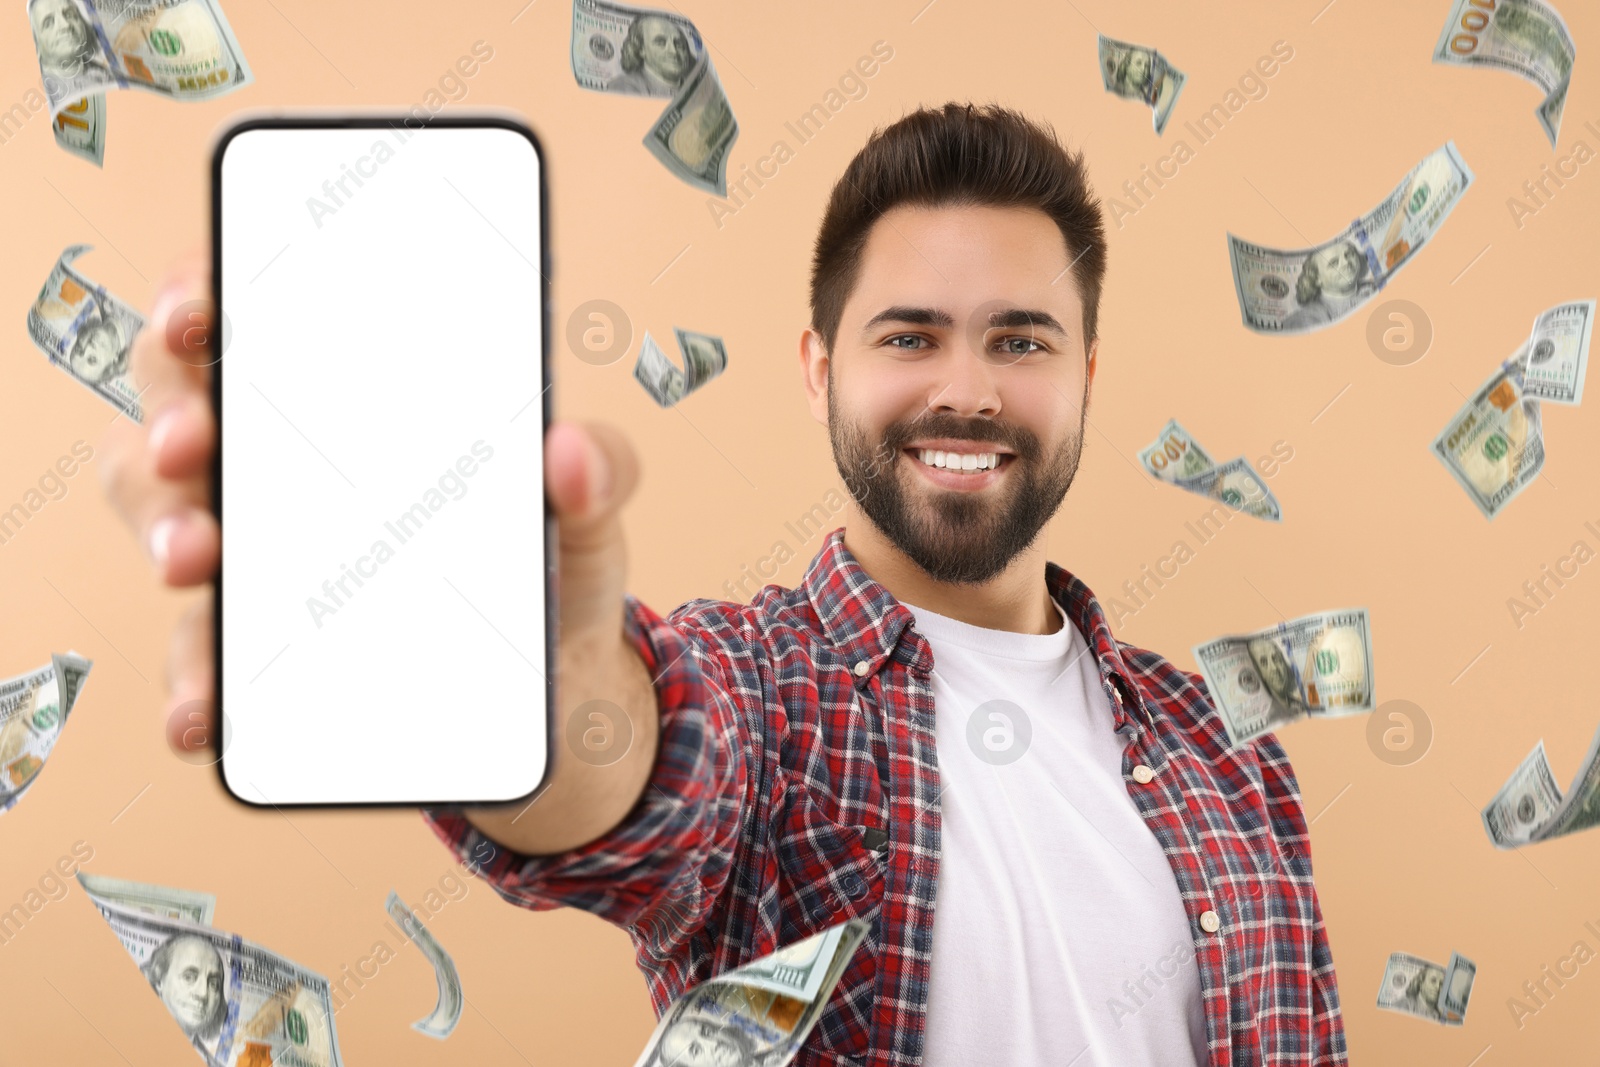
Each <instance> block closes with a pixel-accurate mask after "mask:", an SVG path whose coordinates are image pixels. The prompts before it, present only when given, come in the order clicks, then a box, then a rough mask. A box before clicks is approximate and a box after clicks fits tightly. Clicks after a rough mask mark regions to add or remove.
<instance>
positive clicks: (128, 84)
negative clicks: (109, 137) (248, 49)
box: [28, 0, 254, 163]
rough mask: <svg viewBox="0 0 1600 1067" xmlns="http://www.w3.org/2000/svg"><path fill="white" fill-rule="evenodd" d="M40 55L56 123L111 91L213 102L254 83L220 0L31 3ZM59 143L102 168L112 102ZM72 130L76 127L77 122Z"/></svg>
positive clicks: (43, 0) (94, 106)
mask: <svg viewBox="0 0 1600 1067" xmlns="http://www.w3.org/2000/svg"><path fill="white" fill-rule="evenodd" d="M28 21H29V24H30V25H31V27H32V29H33V45H34V53H35V55H36V57H37V58H38V60H39V74H40V77H41V78H42V80H43V82H44V92H45V98H46V99H47V100H48V102H49V104H50V115H51V118H52V119H54V118H56V117H57V116H59V115H60V114H61V113H62V112H64V111H65V112H69V113H70V111H71V109H73V108H76V107H78V106H79V105H80V104H81V102H82V101H83V100H84V99H85V98H91V99H94V98H98V97H100V95H101V94H102V93H103V92H104V91H105V90H106V89H127V88H135V89H144V90H146V91H148V92H153V93H158V94H160V95H162V96H166V97H170V98H172V99H175V100H208V99H210V98H212V97H214V96H219V95H221V94H223V93H228V92H232V91H233V90H235V89H239V88H242V87H244V86H246V85H249V84H250V83H251V81H253V80H254V79H253V77H252V76H251V73H250V65H249V64H248V63H247V62H245V58H244V52H243V51H242V50H241V49H240V48H239V42H238V40H237V39H236V38H235V37H234V35H233V29H232V27H230V26H229V25H228V20H227V17H226V16H224V15H223V13H222V8H221V6H220V5H218V4H217V3H216V2H215V0H101V2H98V3H97V2H94V0H28ZM88 110H90V111H92V112H93V113H94V117H95V119H96V121H95V122H94V124H93V125H92V127H90V128H88V129H84V128H77V129H76V130H75V132H74V134H73V135H72V137H71V138H70V139H69V140H67V141H63V139H62V133H63V131H62V130H61V128H60V127H59V126H58V127H57V135H56V140H57V143H58V144H61V145H62V146H63V147H65V148H67V149H68V150H69V151H73V152H74V153H75V154H77V155H81V156H83V157H84V158H85V159H92V160H93V161H94V162H95V163H100V162H101V160H102V158H103V156H104V146H105V105H104V102H103V100H102V101H101V102H100V103H98V104H91V105H90V106H89V109H88ZM68 125H71V123H70V122H69V123H68Z"/></svg>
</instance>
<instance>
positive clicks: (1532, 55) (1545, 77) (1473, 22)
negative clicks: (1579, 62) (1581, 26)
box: [1433, 0, 1577, 147]
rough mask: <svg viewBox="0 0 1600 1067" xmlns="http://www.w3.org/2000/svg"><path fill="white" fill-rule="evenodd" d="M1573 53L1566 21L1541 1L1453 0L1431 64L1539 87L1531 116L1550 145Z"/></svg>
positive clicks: (1558, 125) (1558, 122) (1557, 126)
mask: <svg viewBox="0 0 1600 1067" xmlns="http://www.w3.org/2000/svg"><path fill="white" fill-rule="evenodd" d="M1576 55H1577V49H1576V47H1575V46H1574V45H1573V43H1572V35H1571V34H1570V33H1568V32H1567V24H1566V23H1565V22H1563V21H1562V19H1561V15H1560V14H1559V13H1557V11H1556V9H1555V8H1553V7H1551V6H1550V5H1549V4H1545V3H1541V2H1540V0H1455V2H1454V3H1453V4H1451V6H1450V17H1449V18H1448V19H1446V20H1445V24H1444V29H1443V31H1441V32H1440V34H1439V41H1438V43H1437V44H1435V45H1434V46H1433V61H1434V62H1435V63H1453V64H1456V65H1458V66H1464V67H1479V66H1481V67H1491V68H1495V69H1498V70H1509V71H1511V72H1512V73H1513V74H1518V75H1520V76H1522V77H1523V78H1526V79H1527V80H1528V81H1531V82H1533V83H1534V84H1535V85H1537V86H1538V87H1539V88H1540V89H1542V90H1543V91H1544V93H1545V99H1544V101H1543V102H1542V103H1540V105H1539V106H1538V107H1537V108H1536V109H1535V110H1534V114H1535V115H1536V116H1537V117H1538V119H1539V125H1540V126H1542V127H1543V128H1544V132H1545V136H1546V137H1548V138H1550V145H1551V147H1554V146H1555V143H1556V134H1557V133H1558V132H1559V131H1560V129H1561V113H1562V111H1563V109H1564V108H1565V107H1566V103H1567V86H1568V84H1569V83H1570V82H1571V80H1572V60H1573V58H1574V57H1575V56H1576Z"/></svg>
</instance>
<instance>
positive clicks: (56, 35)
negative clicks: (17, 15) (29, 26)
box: [30, 0, 89, 59]
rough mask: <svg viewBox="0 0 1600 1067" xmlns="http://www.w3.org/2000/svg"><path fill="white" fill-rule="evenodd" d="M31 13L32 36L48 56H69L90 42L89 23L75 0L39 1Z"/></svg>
mask: <svg viewBox="0 0 1600 1067" xmlns="http://www.w3.org/2000/svg"><path fill="white" fill-rule="evenodd" d="M30 14H31V15H32V18H33V35H34V37H35V38H36V39H37V40H38V42H39V49H40V51H42V52H43V53H44V55H45V58H47V59H69V58H71V57H72V56H75V55H77V54H78V53H80V52H81V51H83V49H84V48H85V46H87V45H88V43H89V24H88V23H86V22H84V21H83V15H82V14H81V13H80V12H79V11H78V9H77V7H76V6H74V5H73V3H72V0H38V3H36V4H34V5H33V7H32V9H31V11H30Z"/></svg>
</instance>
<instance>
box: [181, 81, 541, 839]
mask: <svg viewBox="0 0 1600 1067" xmlns="http://www.w3.org/2000/svg"><path fill="white" fill-rule="evenodd" d="M408 119H412V120H413V121H415V120H414V119H413V117H412V116H411V115H410V114H409V113H406V112H398V113H382V114H379V113H374V114H359V115H358V114H343V115H328V114H313V115H293V114H289V115H284V114H276V113H275V114H272V115H267V116H260V117H254V118H246V119H241V120H239V121H238V122H235V123H234V124H233V125H231V126H229V127H228V128H227V129H225V130H223V131H222V133H221V134H220V135H219V136H218V137H217V139H216V141H215V143H214V144H213V146H212V152H211V182H210V185H211V212H210V218H211V240H210V247H211V307H212V310H213V315H212V324H211V326H212V328H211V331H210V335H211V339H212V340H213V341H214V342H216V343H217V344H218V346H219V348H222V349H223V353H222V354H221V355H218V356H216V358H215V359H213V360H212V362H211V364H210V369H211V374H210V384H209V389H210V394H211V410H212V412H213V414H214V416H215V418H216V421H217V438H216V448H215V449H214V450H213V451H212V455H211V471H210V483H211V514H212V516H213V517H214V518H215V519H216V520H217V527H218V544H219V555H218V563H217V572H216V575H215V576H214V577H213V578H212V581H211V586H212V594H213V596H214V597H215V600H214V603H213V606H212V628H211V636H212V668H213V672H214V673H213V675H212V677H213V679H214V682H213V700H212V705H213V712H214V717H213V723H214V726H213V728H212V729H211V730H210V731H209V732H210V733H211V735H212V736H211V738H210V741H211V745H210V747H211V749H212V750H213V752H214V753H215V756H216V759H215V760H214V763H215V766H216V768H217V777H218V778H219V779H220V781H221V783H222V788H223V791H224V792H226V793H227V794H228V795H229V796H231V797H232V798H233V799H234V800H236V801H237V802H239V803H241V804H244V805H246V806H248V807H252V808H262V809H266V808H272V809H274V810H277V809H281V808H286V807H292V808H297V809H301V808H303V809H329V808H332V809H344V808H420V807H428V808H438V809H441V810H451V809H458V808H464V807H496V806H499V805H504V804H518V803H530V802H532V801H533V800H534V799H535V798H537V797H538V796H539V794H540V793H542V792H544V790H545V789H546V788H547V787H548V786H549V785H550V778H551V773H552V771H553V769H554V767H555V762H556V744H557V742H558V740H559V739H560V733H561V731H560V730H559V729H558V728H557V725H556V718H557V704H556V674H557V664H558V660H557V658H556V657H557V649H556V635H557V628H558V624H559V619H560V611H559V607H558V605H557V603H556V592H557V582H556V578H557V574H558V573H559V570H560V561H559V559H558V558H557V551H558V546H559V541H560V538H559V535H558V532H557V527H556V514H555V511H554V509H553V508H551V506H550V498H549V496H548V495H547V494H546V493H544V491H543V486H544V477H543V472H542V471H541V476H540V479H539V484H540V497H541V499H542V500H543V503H544V533H543V536H544V560H545V566H544V590H543V593H544V604H545V664H546V672H545V686H544V712H545V761H544V774H543V776H542V777H541V778H540V779H539V781H538V783H537V784H536V785H535V786H534V787H533V789H531V790H530V791H529V792H527V793H525V794H523V795H522V796H520V797H513V798H510V799H507V800H461V799H445V798H441V799H435V800H383V801H356V802H343V801H329V802H318V803H293V804H272V803H270V802H268V803H261V802H257V801H254V800H250V799H247V798H245V797H242V796H240V795H239V794H238V793H235V792H234V791H233V789H232V788H231V787H230V786H229V785H228V777H227V775H226V774H225V773H224V772H223V760H224V759H225V758H226V756H227V752H226V748H227V746H226V745H225V743H224V740H225V736H224V728H223V725H222V723H223V721H224V709H223V707H222V693H223V688H222V641H223V632H222V595H223V583H222V563H221V552H224V551H226V545H227V542H226V535H225V534H223V533H222V531H221V527H222V489H223V486H222V448H223V439H224V435H223V425H222V374H223V369H222V368H223V366H224V359H223V355H225V354H226V345H225V341H226V338H225V337H224V336H223V327H222V326H220V325H219V320H220V321H222V322H225V321H226V318H225V315H224V312H225V310H226V309H225V308H224V305H223V288H222V281H223V279H222V161H223V157H224V156H225V155H226V154H227V150H228V145H229V144H230V143H232V141H233V139H234V138H235V137H237V136H239V135H240V134H242V133H246V132H248V131H251V130H260V129H278V130H284V129H289V130H305V129H377V128H383V127H387V128H391V129H392V128H394V127H395V125H396V124H397V123H398V124H399V125H402V126H405V128H406V129H407V130H409V131H411V132H413V133H416V132H421V130H423V129H426V128H427V127H430V126H443V127H470V128H495V129H505V130H511V131H512V132H514V133H516V134H519V135H520V136H522V137H524V138H526V139H527V140H528V142H529V143H530V144H531V145H532V146H533V151H534V155H535V157H536V158H537V159H538V161H539V188H538V197H539V264H540V265H539V306H540V310H541V314H540V316H539V329H540V346H539V353H540V363H541V367H540V380H541V382H542V383H543V385H544V389H543V391H542V392H541V393H540V397H541V404H540V408H541V418H542V420H543V424H542V427H541V436H547V435H548V434H549V430H550V421H551V418H552V417H553V413H554V407H555V400H554V397H553V396H552V395H551V394H552V393H553V391H554V389H553V386H554V384H555V381H554V378H553V377H552V366H551V363H552V361H551V359H550V271H551V257H550V211H549V192H548V189H549V179H548V177H547V174H548V157H547V156H546V154H545V151H544V145H543V143H542V142H541V141H540V140H539V137H538V135H537V134H536V133H534V131H533V128H532V127H531V126H529V125H528V124H527V123H526V122H525V121H523V120H522V119H520V118H513V117H511V116H509V115H506V114H493V113H484V114H459V115H449V116H430V117H429V118H428V119H426V120H425V121H423V122H422V123H421V125H420V126H418V127H416V128H415V129H413V127H411V126H410V125H408V124H407V120H408Z"/></svg>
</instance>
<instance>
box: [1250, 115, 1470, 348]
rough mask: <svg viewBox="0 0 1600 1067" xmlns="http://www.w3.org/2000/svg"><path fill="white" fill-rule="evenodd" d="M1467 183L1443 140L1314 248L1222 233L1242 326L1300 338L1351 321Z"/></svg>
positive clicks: (1451, 144)
mask: <svg viewBox="0 0 1600 1067" xmlns="http://www.w3.org/2000/svg"><path fill="white" fill-rule="evenodd" d="M1472 179H1473V175H1472V171H1471V170H1469V169H1468V168H1467V165H1466V163H1464V162H1463V161H1462V159H1461V155H1460V153H1459V152H1457V151H1456V146H1455V142H1454V141H1449V142H1447V143H1446V144H1445V145H1444V147H1442V148H1440V149H1438V150H1437V151H1435V152H1433V153H1432V154H1430V155H1429V156H1428V157H1427V158H1426V159H1424V160H1423V161H1422V162H1421V163H1419V164H1417V165H1416V167H1414V168H1413V169H1412V171H1411V173H1410V174H1407V175H1406V176H1405V178H1404V179H1402V180H1401V182H1400V184H1399V185H1397V186H1395V188H1394V191H1393V192H1391V193H1390V194H1389V195H1388V196H1386V197H1385V198H1384V199H1383V202H1382V203H1380V204H1379V205H1378V206H1377V207H1375V208H1373V209H1372V210H1371V211H1369V212H1367V213H1366V214H1365V215H1363V216H1361V218H1359V219H1356V220H1355V221H1354V222H1352V223H1351V224H1350V226H1349V228H1348V229H1347V230H1345V232H1344V233H1342V234H1340V235H1339V236H1337V237H1335V238H1333V239H1332V240H1330V241H1326V242H1324V243H1322V244H1320V245H1317V246H1316V247H1314V248H1300V249H1294V250H1290V251H1284V250H1281V249H1277V248H1267V247H1264V246H1262V245H1253V244H1247V243H1246V242H1244V241H1241V240H1240V239H1239V238H1237V237H1235V236H1234V235H1233V234H1231V233H1230V234H1228V255H1229V257H1230V259H1231V261H1232V265H1233V287H1234V291H1235V293H1236V294H1237V295H1238V297H1239V312H1240V314H1241V315H1243V317H1244V324H1245V325H1246V326H1248V327H1249V328H1250V329H1252V330H1254V331H1256V332H1257V333H1286V334H1287V333H1306V332H1308V331H1310V330H1315V329H1319V328H1321V327H1323V326H1330V325H1332V324H1333V323H1336V322H1339V321H1340V320H1342V319H1344V318H1346V317H1347V316H1349V315H1351V314H1352V313H1353V312H1355V311H1356V309H1358V308H1360V307H1361V306H1362V305H1364V304H1366V302H1367V301H1369V300H1371V299H1372V297H1373V296H1374V295H1375V294H1376V293H1377V292H1378V290H1379V289H1382V288H1383V287H1384V286H1385V285H1387V284H1388V283H1389V280H1390V279H1391V278H1393V277H1394V276H1395V275H1396V274H1397V273H1399V271H1400V268H1401V267H1403V266H1405V265H1406V264H1407V263H1408V262H1410V261H1411V257H1412V256H1413V255H1415V254H1416V252H1417V249H1419V248H1421V247H1422V246H1423V245H1424V244H1425V243H1427V241H1428V239H1429V238H1430V237H1432V236H1433V234H1434V232H1435V231H1437V230H1438V229H1439V227H1440V226H1441V225H1442V224H1443V223H1444V220H1445V219H1446V218H1447V217H1448V216H1449V214H1450V211H1451V209H1452V208H1454V207H1455V205H1456V201H1458V200H1460V199H1461V194H1462V193H1464V192H1466V191H1467V189H1468V188H1469V187H1470V186H1471V185H1472Z"/></svg>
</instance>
